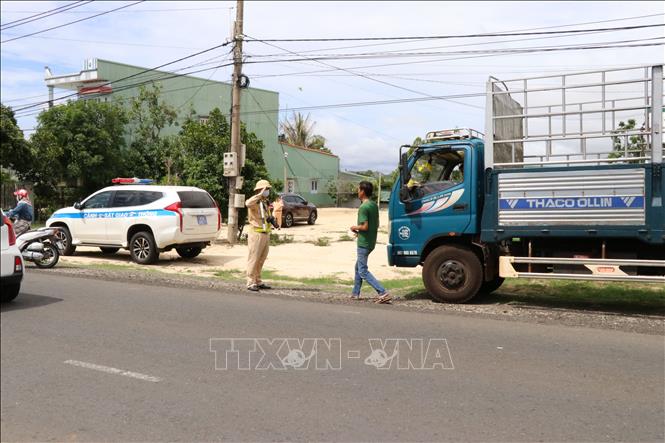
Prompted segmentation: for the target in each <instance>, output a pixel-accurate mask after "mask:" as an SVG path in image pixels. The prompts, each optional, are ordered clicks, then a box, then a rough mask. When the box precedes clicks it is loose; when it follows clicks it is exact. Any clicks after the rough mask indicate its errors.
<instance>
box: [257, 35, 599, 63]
mask: <svg viewBox="0 0 665 443" xmlns="http://www.w3.org/2000/svg"><path fill="white" fill-rule="evenodd" d="M604 32H608V31H590V32H587V33H582V34H576V36H579V35H593V34H601V33H604ZM567 37H570V36H568V35H548V36H542V37H528V38H519V39H512V40H492V41H486V42H478V43H462V44H455V45H444V46H429V47H425V48H408V49H407V48H404V49H395V50H392V51H384V52H381V54H390V53H395V54H399V53H403V52H405V51H420V50H426V49H444V48H458V47H466V46H481V45H490V44H496V43H498V44H504V43H514V42H522V41H533V40H549V39H553V38H554V39H556V38H567ZM417 41H421V40H417ZM393 44H399V43H394V42H391V43H382V44H381V45H393ZM365 46H378V45H357V46H347V47H346V48H357V47H365ZM339 49H345V48H326V49H321V50H317V49H312V50H308V51H299V52H300V54H304V53H307V54H311V53H313V52H319V51H331V50H339ZM377 53H378V52H377ZM287 54H288V53H286V52H283V53H278V54H257V55H254V56H253V57H278V56H284V55H287ZM324 55H325V53H324ZM334 55H342V54H337V53H335V54H334ZM317 56H321V54H320V53H319V54H318V55H317Z"/></svg>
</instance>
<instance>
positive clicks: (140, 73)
mask: <svg viewBox="0 0 665 443" xmlns="http://www.w3.org/2000/svg"><path fill="white" fill-rule="evenodd" d="M144 1H145V0H144ZM229 44H231V41H228V42H225V43H222V44H219V45H215V46H212V47H210V48H207V49H204V50H202V51H198V52H195V53H193V54H189V55H187V56H184V57H180V58H179V59H176V60H173V61H170V62H167V63H164V64H161V65H159V66H156V67H154V68H149V69H144V70H143V71H141V72H137V73H135V74H131V75H128V76H126V77H123V78H120V79H117V80H113V81H109V82H106V83H103V84H101V85H98V86H99V87H102V86H109V85H111V84H113V83H119V82H122V81H125V80H128V79H130V78H134V77H137V76H139V75H143V74H146V73H148V72H152V71H156V70H158V69H161V68H163V67H165V66H168V65H172V64H174V63H178V62H181V61H183V60H187V59H189V58H193V57H196V56H199V55H201V54H205V53H206V52H210V51H214V50H215V49H219V48H222V47H224V46H228V45H229ZM214 68H215V67H213V68H211V69H214ZM203 71H207V69H204V70H201V71H194V72H190V73H187V74H180V75H175V76H174V77H179V76H182V75H189V74H193V73H197V72H203ZM174 77H171V78H174ZM77 95H78V92H75V93H73V94H68V95H65V96H63V97H60V98H58V99H57V100H64V99H67V98H71V97H74V96H77ZM48 103H49V101H44V102H39V103H35V104H33V105H29V106H24V107H22V108H20V109H17V111H22V110H25V109H30V108H34V107H36V106H39V105H43V104H48Z"/></svg>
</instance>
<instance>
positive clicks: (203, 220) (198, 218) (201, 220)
mask: <svg viewBox="0 0 665 443" xmlns="http://www.w3.org/2000/svg"><path fill="white" fill-rule="evenodd" d="M196 221H198V222H199V225H207V224H208V217H206V216H205V215H197V216H196Z"/></svg>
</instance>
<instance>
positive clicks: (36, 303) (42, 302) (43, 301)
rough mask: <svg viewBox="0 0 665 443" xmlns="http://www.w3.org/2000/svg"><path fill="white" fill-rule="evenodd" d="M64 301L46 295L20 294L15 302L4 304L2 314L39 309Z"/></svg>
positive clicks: (0, 306) (1, 306)
mask: <svg viewBox="0 0 665 443" xmlns="http://www.w3.org/2000/svg"><path fill="white" fill-rule="evenodd" d="M60 301H62V299H61V298H56V297H48V296H46V295H36V294H25V293H23V292H22V293H20V294H19V295H18V297H16V298H15V299H14V301H12V302H9V303H2V305H0V312H9V311H18V310H21V309H30V308H39V307H41V306H46V305H50V304H53V303H58V302H60Z"/></svg>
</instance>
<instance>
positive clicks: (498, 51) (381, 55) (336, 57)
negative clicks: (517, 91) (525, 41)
mask: <svg viewBox="0 0 665 443" xmlns="http://www.w3.org/2000/svg"><path fill="white" fill-rule="evenodd" d="M661 39H665V37H652V38H641V39H634V40H617V41H612V42H599V43H583V44H577V45H569V46H560V45H559V46H540V47H538V46H534V47H523V48H506V49H501V48H490V49H479V50H465V51H448V52H445V51H437V52H413V53H359V54H324V55H321V56H312V57H307V56H305V57H303V58H300V59H293V58H291V59H282V60H262V61H258V60H257V61H247V62H245V63H247V64H256V63H276V62H279V63H283V62H297V61H307V60H310V61H321V60H360V59H378V58H408V57H441V56H448V55H466V54H471V55H473V54H481V55H483V54H484V55H493V54H501V55H502V54H507V55H510V54H531V53H534V52H551V51H570V50H584V49H603V48H624V47H625V48H631V47H640V46H659V45H662V43H655V44H649V43H641V44H637V45H622V46H618V45H619V44H624V43H635V42H645V41H651V40H661ZM252 41H256V40H252ZM259 41H260V40H259ZM266 44H267V43H266ZM292 53H293V54H295V55H298V54H297V53H296V52H292ZM463 58H464V57H463ZM446 60H451V59H446Z"/></svg>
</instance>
